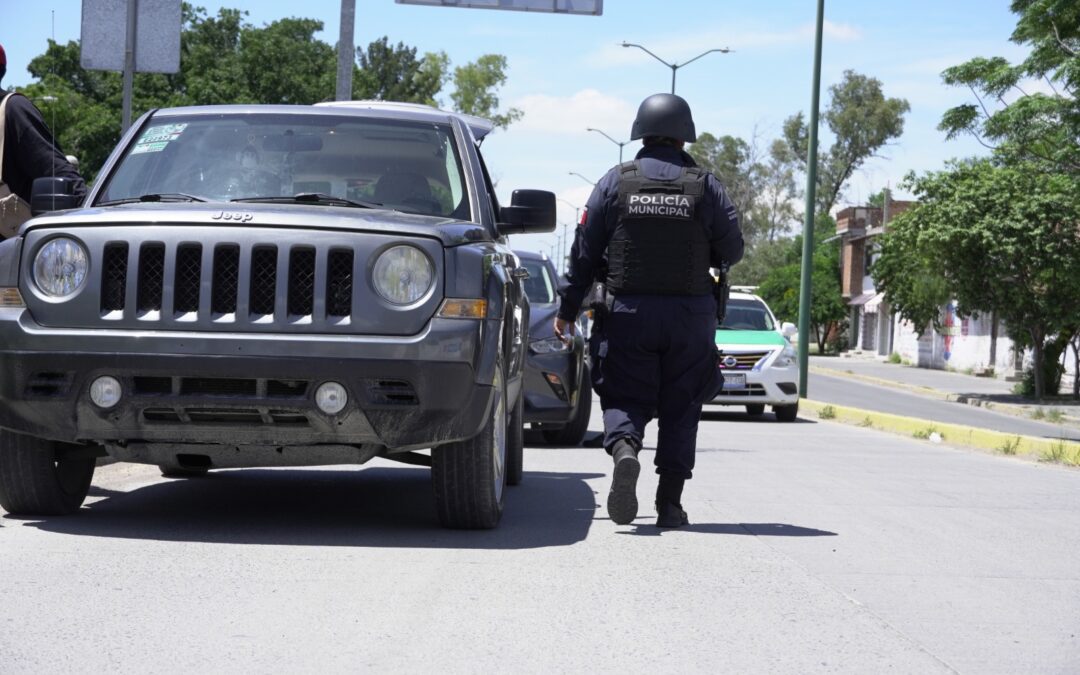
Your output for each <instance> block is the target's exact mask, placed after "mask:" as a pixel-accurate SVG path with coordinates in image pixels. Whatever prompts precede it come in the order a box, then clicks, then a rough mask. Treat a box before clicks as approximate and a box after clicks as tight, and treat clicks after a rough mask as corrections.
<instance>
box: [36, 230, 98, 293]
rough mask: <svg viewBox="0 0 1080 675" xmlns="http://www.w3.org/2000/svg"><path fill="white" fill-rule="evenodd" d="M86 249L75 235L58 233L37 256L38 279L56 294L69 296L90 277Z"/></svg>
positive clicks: (39, 284) (48, 290) (46, 290)
mask: <svg viewBox="0 0 1080 675" xmlns="http://www.w3.org/2000/svg"><path fill="white" fill-rule="evenodd" d="M88 266H89V264H88V262H87V255H86V249H85V248H83V247H82V244H80V243H79V242H77V241H75V240H74V239H68V238H67V237H58V238H56V239H53V240H51V241H49V243H47V244H45V245H44V246H42V247H41V250H39V251H38V254H37V257H36V258H34V283H35V284H37V287H38V288H40V289H41V292H42V293H44V294H45V295H48V296H50V297H53V298H66V297H68V296H70V295H72V294H74V293H75V291H77V290H79V289H80V288H82V285H83V282H85V281H86V269H87V267H88Z"/></svg>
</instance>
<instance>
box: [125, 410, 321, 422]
mask: <svg viewBox="0 0 1080 675" xmlns="http://www.w3.org/2000/svg"><path fill="white" fill-rule="evenodd" d="M142 418H143V420H144V421H145V422H148V423H151V424H152V423H159V424H233V425H236V424H243V425H256V424H258V425H275V426H301V425H303V426H306V425H307V424H308V418H307V416H305V415H304V414H303V413H298V412H295V411H291V410H260V409H257V408H207V407H198V408H185V407H176V408H166V407H155V408H144V409H143V411H142Z"/></svg>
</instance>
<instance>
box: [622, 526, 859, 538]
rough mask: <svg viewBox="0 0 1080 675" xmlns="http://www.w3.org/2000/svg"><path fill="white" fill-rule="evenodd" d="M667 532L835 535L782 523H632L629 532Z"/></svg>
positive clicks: (638, 534) (643, 534) (645, 534)
mask: <svg viewBox="0 0 1080 675" xmlns="http://www.w3.org/2000/svg"><path fill="white" fill-rule="evenodd" d="M669 532H700V533H702V534H744V535H745V534H749V535H753V536H755V537H835V536H838V535H837V534H836V533H835V532H829V531H828V530H815V529H814V528H812V527H799V526H798V525H785V524H784V523H691V524H689V525H684V526H683V527H680V528H677V529H666V528H660V527H656V526H655V525H634V529H633V530H632V531H630V532H619V534H633V535H637V536H645V537H658V536H660V535H662V534H665V533H669Z"/></svg>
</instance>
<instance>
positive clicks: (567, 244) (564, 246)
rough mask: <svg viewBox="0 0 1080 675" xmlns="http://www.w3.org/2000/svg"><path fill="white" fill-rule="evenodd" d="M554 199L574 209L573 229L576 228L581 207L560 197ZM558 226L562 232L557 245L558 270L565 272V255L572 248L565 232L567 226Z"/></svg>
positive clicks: (571, 243) (579, 218) (579, 219)
mask: <svg viewBox="0 0 1080 675" xmlns="http://www.w3.org/2000/svg"><path fill="white" fill-rule="evenodd" d="M555 199H558V200H559V201H560V202H562V203H563V204H566V205H568V206H572V207H573V208H574V227H575V228H576V227H577V226H578V225H579V224H580V223H581V217H580V214H581V207H580V206H577V205H576V204H573V203H571V202H568V201H566V200H565V199H563V198H562V197H556V198H555ZM560 225H562V228H563V230H562V236H561V237H559V241H560V243H559V267H558V268H559V269H562V270H563V271H565V270H566V255H567V253H568V252H569V249H570V247H571V246H573V242H571V241H570V237H569V236H568V233H567V231H566V230H567V228H568V226H567V224H566V223H560ZM563 249H566V251H567V253H564V252H563Z"/></svg>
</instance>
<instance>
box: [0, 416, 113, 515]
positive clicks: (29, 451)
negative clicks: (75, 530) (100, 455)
mask: <svg viewBox="0 0 1080 675" xmlns="http://www.w3.org/2000/svg"><path fill="white" fill-rule="evenodd" d="M61 447H62V446H61V444H59V443H56V442H54V441H47V440H45V439H43V438H36V437H34V436H26V435H23V434H17V433H15V432H13V431H7V430H0V506H2V507H4V510H5V511H7V512H8V513H11V514H16V515H23V516H66V515H68V514H71V513H75V512H76V511H78V510H79V507H80V506H82V503H83V500H85V499H86V493H87V492H88V491H89V490H90V481H91V480H93V478H94V467H95V466H96V464H97V461H96V460H95V459H94V458H93V457H82V458H60V457H59V451H60V449H61Z"/></svg>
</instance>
